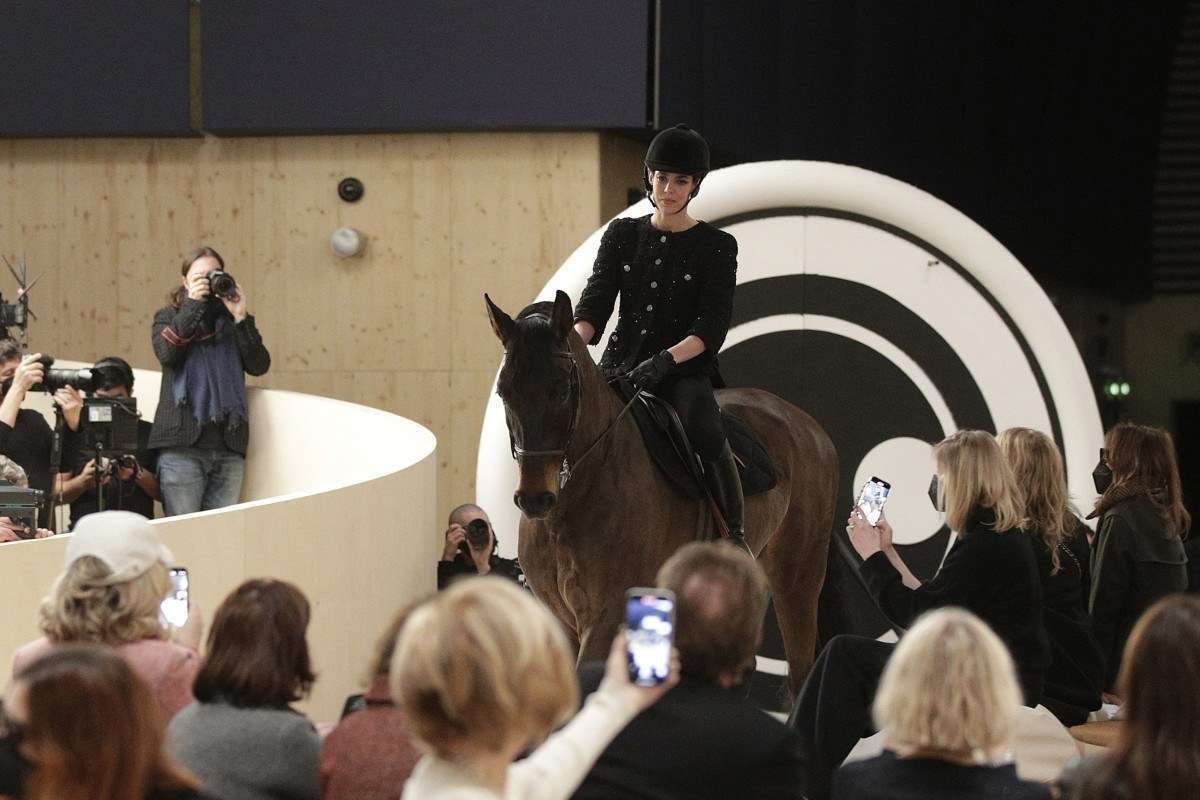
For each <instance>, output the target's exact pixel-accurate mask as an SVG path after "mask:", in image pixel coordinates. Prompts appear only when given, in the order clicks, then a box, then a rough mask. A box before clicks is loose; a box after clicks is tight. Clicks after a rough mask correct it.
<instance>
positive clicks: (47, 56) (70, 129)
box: [0, 0, 189, 136]
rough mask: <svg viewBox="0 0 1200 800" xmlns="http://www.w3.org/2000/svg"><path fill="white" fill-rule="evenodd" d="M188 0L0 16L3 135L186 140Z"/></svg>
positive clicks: (33, 0)
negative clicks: (175, 137) (166, 136)
mask: <svg viewBox="0 0 1200 800" xmlns="http://www.w3.org/2000/svg"><path fill="white" fill-rule="evenodd" d="M188 132H189V128H188V4H187V2H186V0H122V2H120V3H97V2H95V0H20V2H11V3H5V4H4V9H3V11H0V136H97V135H120V134H131V135H160V134H186V133H188Z"/></svg>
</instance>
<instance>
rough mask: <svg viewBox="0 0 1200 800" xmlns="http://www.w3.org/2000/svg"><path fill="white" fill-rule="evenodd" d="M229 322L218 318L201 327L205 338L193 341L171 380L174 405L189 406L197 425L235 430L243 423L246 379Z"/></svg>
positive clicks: (228, 318)
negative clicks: (213, 424) (219, 425)
mask: <svg viewBox="0 0 1200 800" xmlns="http://www.w3.org/2000/svg"><path fill="white" fill-rule="evenodd" d="M233 326H234V322H233V320H232V319H231V318H230V317H229V316H227V315H225V314H221V315H219V316H217V318H216V320H215V321H214V322H213V324H211V325H204V326H203V328H206V329H207V330H209V331H212V333H211V334H209V335H208V336H203V335H202V336H200V337H197V338H196V339H194V340H193V341H192V343H191V345H190V346H189V347H188V352H187V358H185V359H184V361H183V364H182V366H181V367H180V368H179V369H177V370H176V371H175V375H174V376H173V377H172V379H171V392H172V393H173V395H174V397H175V405H177V406H181V405H183V404H185V403H190V404H191V406H192V413H193V414H194V415H195V417H196V421H197V422H199V423H200V424H201V425H205V424H206V423H209V422H224V423H226V424H227V425H228V426H229V427H230V428H236V427H238V426H239V425H242V424H243V423H245V421H246V417H247V416H248V414H247V411H246V379H245V375H244V373H243V369H242V356H241V353H239V352H238V347H237V338H236V334H235V333H234V330H233Z"/></svg>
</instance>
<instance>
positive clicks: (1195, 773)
mask: <svg viewBox="0 0 1200 800" xmlns="http://www.w3.org/2000/svg"><path fill="white" fill-rule="evenodd" d="M1118 686H1119V688H1120V692H1121V697H1122V698H1124V700H1125V705H1124V706H1122V712H1123V717H1124V719H1123V721H1122V722H1121V725H1120V727H1119V729H1118V730H1119V733H1118V735H1117V741H1116V743H1115V744H1114V745H1113V746H1112V747H1111V748H1110V749H1109V750H1108V751H1107V752H1106V753H1105V754H1104V755H1102V756H1099V757H1095V758H1092V759H1087V760H1085V761H1083V762H1082V763H1081V764H1078V765H1077V766H1076V767H1075V768H1073V769H1069V770H1067V772H1066V773H1065V774H1064V775H1063V779H1062V788H1063V793H1062V794H1063V797H1064V798H1067V800H1194V798H1195V797H1196V796H1197V794H1198V793H1200V597H1197V596H1196V595H1183V594H1176V595H1171V596H1170V597H1167V598H1165V599H1163V600H1159V601H1158V602H1157V603H1155V604H1154V605H1153V606H1152V607H1151V608H1150V610H1149V611H1147V612H1146V613H1145V615H1143V616H1142V618H1141V619H1140V620H1139V621H1138V623H1137V625H1136V626H1135V627H1134V629H1133V632H1132V633H1131V634H1130V636H1129V643H1128V646H1127V647H1126V648H1125V659H1124V661H1123V663H1122V665H1121V673H1120V679H1119V681H1118Z"/></svg>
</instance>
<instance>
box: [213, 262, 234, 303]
mask: <svg viewBox="0 0 1200 800" xmlns="http://www.w3.org/2000/svg"><path fill="white" fill-rule="evenodd" d="M208 288H209V289H211V290H212V293H213V296H214V297H223V298H225V299H226V300H232V299H233V298H234V297H235V296H236V295H237V281H235V280H234V279H233V276H232V275H230V274H229V273H228V272H226V271H225V270H223V269H218V270H214V271H213V272H210V273H208Z"/></svg>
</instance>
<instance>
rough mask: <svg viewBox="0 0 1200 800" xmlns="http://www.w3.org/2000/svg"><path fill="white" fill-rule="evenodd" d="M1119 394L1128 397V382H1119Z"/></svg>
mask: <svg viewBox="0 0 1200 800" xmlns="http://www.w3.org/2000/svg"><path fill="white" fill-rule="evenodd" d="M1121 396H1122V397H1128V396H1129V384H1128V383H1122V384H1121Z"/></svg>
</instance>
